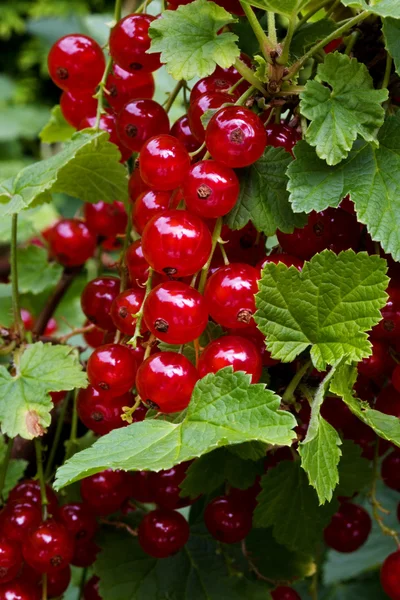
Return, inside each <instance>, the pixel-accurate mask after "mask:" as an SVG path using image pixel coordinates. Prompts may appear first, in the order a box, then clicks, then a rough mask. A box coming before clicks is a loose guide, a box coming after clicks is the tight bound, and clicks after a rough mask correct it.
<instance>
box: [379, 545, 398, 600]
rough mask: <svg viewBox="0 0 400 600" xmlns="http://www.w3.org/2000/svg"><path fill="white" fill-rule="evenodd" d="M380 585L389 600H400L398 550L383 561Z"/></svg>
mask: <svg viewBox="0 0 400 600" xmlns="http://www.w3.org/2000/svg"><path fill="white" fill-rule="evenodd" d="M381 584H382V587H383V589H384V591H385V593H386V594H387V595H388V596H389V598H390V600H400V550H397V551H396V552H393V554H389V556H388V557H387V558H386V559H385V561H384V563H383V565H382V568H381Z"/></svg>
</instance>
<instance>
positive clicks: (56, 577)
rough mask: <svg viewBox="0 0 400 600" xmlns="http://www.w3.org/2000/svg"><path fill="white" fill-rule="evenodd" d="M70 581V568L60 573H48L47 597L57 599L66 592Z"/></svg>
mask: <svg viewBox="0 0 400 600" xmlns="http://www.w3.org/2000/svg"><path fill="white" fill-rule="evenodd" d="M70 581H71V568H70V567H69V565H68V567H66V568H65V569H62V570H61V571H55V572H54V573H49V574H48V576H47V596H48V597H49V598H59V597H60V596H62V595H63V594H64V592H65V591H66V590H67V588H68V586H69V583H70Z"/></svg>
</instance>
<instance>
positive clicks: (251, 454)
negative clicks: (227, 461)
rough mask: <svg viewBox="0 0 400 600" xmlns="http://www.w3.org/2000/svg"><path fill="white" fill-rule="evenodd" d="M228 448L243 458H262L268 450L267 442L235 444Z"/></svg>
mask: <svg viewBox="0 0 400 600" xmlns="http://www.w3.org/2000/svg"><path fill="white" fill-rule="evenodd" d="M228 450H229V452H232V453H233V454H236V456H239V457H240V458H242V459H243V460H259V459H260V458H265V454H266V452H267V448H266V446H265V444H262V443H261V442H244V443H243V444H235V446H229V447H228Z"/></svg>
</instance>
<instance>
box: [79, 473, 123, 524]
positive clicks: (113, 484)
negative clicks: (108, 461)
mask: <svg viewBox="0 0 400 600" xmlns="http://www.w3.org/2000/svg"><path fill="white" fill-rule="evenodd" d="M130 485H131V482H130V477H129V473H125V472H124V471H111V470H110V469H108V470H106V471H101V472H100V473H96V474H95V475H90V477H86V479H82V481H81V495H82V498H83V500H84V502H86V504H88V505H89V508H90V509H91V510H93V512H94V513H95V514H96V515H102V516H106V515H111V514H112V513H114V512H116V511H117V510H119V509H120V508H121V506H122V504H123V503H124V502H125V500H126V499H127V498H128V497H129V493H130Z"/></svg>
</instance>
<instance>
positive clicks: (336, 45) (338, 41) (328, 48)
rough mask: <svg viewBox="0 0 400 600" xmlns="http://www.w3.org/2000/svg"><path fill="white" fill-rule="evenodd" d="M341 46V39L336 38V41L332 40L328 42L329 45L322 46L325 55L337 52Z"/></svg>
mask: <svg viewBox="0 0 400 600" xmlns="http://www.w3.org/2000/svg"><path fill="white" fill-rule="evenodd" d="M341 44H343V38H342V37H340V38H337V39H336V40H332V41H331V42H329V44H327V45H326V46H324V52H325V54H329V53H330V52H335V50H337V49H338V48H339V46H340V45H341Z"/></svg>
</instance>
